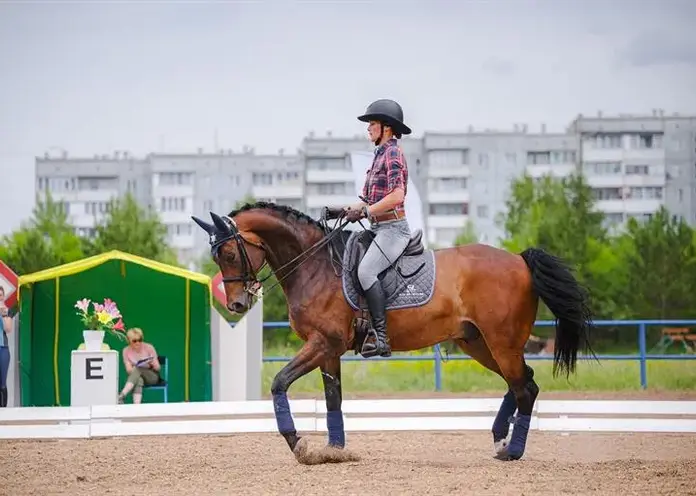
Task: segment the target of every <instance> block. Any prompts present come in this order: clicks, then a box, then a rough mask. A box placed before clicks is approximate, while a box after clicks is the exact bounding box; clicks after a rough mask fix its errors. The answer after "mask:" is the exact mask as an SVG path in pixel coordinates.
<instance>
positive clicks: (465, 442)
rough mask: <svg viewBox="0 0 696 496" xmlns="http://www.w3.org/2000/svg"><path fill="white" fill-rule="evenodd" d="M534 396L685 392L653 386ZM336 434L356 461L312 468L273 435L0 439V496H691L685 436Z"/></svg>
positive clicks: (314, 437)
mask: <svg viewBox="0 0 696 496" xmlns="http://www.w3.org/2000/svg"><path fill="white" fill-rule="evenodd" d="M293 396H295V395H293ZM381 396H382V397H383V396H384V395H381ZM401 396H402V397H403V396H404V395H401ZM426 396H429V397H433V396H435V395H433V394H430V395H426ZM438 396H439V395H438ZM466 396H469V397H471V396H473V395H466ZM484 396H490V395H484ZM295 397H296V396H295ZM363 397H364V395H363ZM546 397H547V398H548V399H550V398H551V397H556V398H558V399H560V397H563V398H564V399H565V398H567V399H570V398H574V399H582V398H588V399H589V398H595V399H605V398H606V399H611V398H614V399H618V398H625V399H629V398H631V399H639V398H645V399H648V398H649V399H686V398H688V399H694V395H688V394H687V395H682V394H679V393H674V394H656V393H654V392H653V393H642V392H637V393H634V394H631V393H624V394H610V395H606V394H590V393H587V394H585V395H582V394H577V393H575V394H573V395H566V394H557V395H553V394H549V395H547V396H546ZM346 437H347V444H348V446H347V449H349V450H350V451H351V452H353V453H355V454H356V455H358V456H359V457H360V460H359V461H353V462H347V463H341V464H328V465H312V466H307V465H300V464H298V463H297V461H296V460H295V458H294V457H293V455H292V454H291V453H290V451H289V450H288V448H287V446H286V445H285V442H284V441H283V439H282V437H281V436H280V435H278V434H232V435H226V436H152V437H133V438H120V439H119V438H111V439H92V440H52V441H8V440H3V441H2V442H0V495H12V496H15V495H17V496H19V495H42V496H43V495H58V494H70V495H82V494H99V493H101V494H109V495H140V494H157V495H172V496H175V495H199V494H201V495H206V496H208V495H231V494H244V495H258V494H277V495H281V494H291V495H295V494H297V495H303V496H306V495H314V494H318V495H329V494H330V495H350V494H360V495H372V494H378V495H380V496H383V495H391V494H394V495H396V494H399V495H401V494H428V495H429V494H438V495H439V494H472V495H477V496H478V495H487V494H491V495H496V496H500V495H523V494H525V495H547V494H548V495H551V494H553V495H557V494H611V495H612V496H614V495H616V494H621V495H622V496H624V495H632V494H636V495H638V494H640V495H644V494H650V495H656V494H670V495H682V494H693V495H696V434H652V433H640V434H613V433H572V434H562V433H548V432H539V431H531V432H530V433H529V439H528V442H527V451H526V453H525V457H524V458H523V459H522V460H519V461H516V462H502V461H498V460H496V459H494V458H493V446H492V439H491V436H490V434H489V433H487V432H469V431H463V432H456V433H440V432H437V433H434V432H418V433H415V432H388V433H352V432H349V433H347V436H346ZM307 439H308V440H309V443H310V444H309V445H310V449H316V448H321V447H322V446H323V445H324V444H325V442H326V437H325V435H323V434H319V433H314V434H310V435H308V436H307Z"/></svg>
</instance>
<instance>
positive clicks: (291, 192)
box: [251, 183, 304, 199]
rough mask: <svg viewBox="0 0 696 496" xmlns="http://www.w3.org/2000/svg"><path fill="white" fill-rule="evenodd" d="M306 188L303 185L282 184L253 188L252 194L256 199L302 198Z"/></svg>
mask: <svg viewBox="0 0 696 496" xmlns="http://www.w3.org/2000/svg"><path fill="white" fill-rule="evenodd" d="M303 193H304V188H303V187H302V183H294V184H280V185H278V186H265V185H263V186H253V187H252V189H251V194H252V195H253V196H254V198H293V199H299V198H302V195H303Z"/></svg>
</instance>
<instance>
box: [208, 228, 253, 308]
mask: <svg viewBox="0 0 696 496" xmlns="http://www.w3.org/2000/svg"><path fill="white" fill-rule="evenodd" d="M221 218H222V220H223V222H224V223H225V225H226V226H227V232H224V231H223V232H220V230H218V232H216V233H213V234H211V235H210V254H211V255H212V257H213V260H215V262H216V263H217V261H218V257H219V253H220V248H221V247H222V245H224V244H225V243H227V242H228V241H230V240H232V239H234V241H235V242H236V243H237V251H238V252H239V254H240V258H241V263H242V273H241V275H238V276H227V277H225V276H223V278H222V282H241V283H243V284H244V292H245V293H248V294H250V295H251V296H257V293H258V291H259V288H261V284H262V283H263V281H259V279H258V275H257V274H258V272H259V271H260V270H261V269H263V267H264V266H265V265H266V263H267V262H266V256H265V253H266V249H265V248H264V247H263V246H262V245H259V244H257V243H253V242H251V241H249V240H248V239H246V238H244V236H242V234H241V233H240V232H239V228H238V227H237V224H236V223H235V222H234V220H232V219H230V218H229V217H227V216H226V215H223V216H222V217H221ZM245 243H249V244H250V245H252V246H255V247H256V248H259V249H261V250H263V252H264V261H263V263H262V264H261V266H260V267H259V268H258V269H254V265H253V264H252V263H251V258H250V257H249V253H248V252H247V250H246V247H245ZM218 265H219V264H218Z"/></svg>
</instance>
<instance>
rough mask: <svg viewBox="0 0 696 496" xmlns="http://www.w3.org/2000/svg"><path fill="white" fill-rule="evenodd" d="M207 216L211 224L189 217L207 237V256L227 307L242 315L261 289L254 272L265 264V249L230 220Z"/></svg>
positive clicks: (211, 214)
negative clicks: (215, 268) (219, 276)
mask: <svg viewBox="0 0 696 496" xmlns="http://www.w3.org/2000/svg"><path fill="white" fill-rule="evenodd" d="M210 217H211V219H212V221H213V223H212V224H209V223H207V222H205V221H204V220H202V219H199V218H198V217H196V216H192V217H191V218H192V219H193V221H194V222H195V223H196V224H198V225H199V226H200V227H201V229H203V230H204V231H205V232H206V233H207V234H208V243H209V244H210V254H211V256H212V257H213V260H214V261H215V263H216V264H217V265H218V267H220V272H221V273H222V282H223V284H224V286H225V294H226V295H227V308H228V309H229V310H230V311H231V312H233V313H244V312H246V311H248V310H249V309H250V308H251V305H252V303H253V297H254V296H256V293H257V292H258V290H259V288H260V287H261V282H260V281H259V280H258V273H259V271H260V270H261V268H262V267H263V266H264V265H265V263H266V249H265V247H264V246H263V242H262V241H261V240H260V239H259V238H258V237H257V236H255V235H254V234H253V233H244V234H243V233H242V231H241V230H240V229H239V228H238V227H237V224H236V223H235V221H234V220H233V219H232V218H231V217H228V216H222V217H221V216H219V215H217V214H216V213H214V212H210Z"/></svg>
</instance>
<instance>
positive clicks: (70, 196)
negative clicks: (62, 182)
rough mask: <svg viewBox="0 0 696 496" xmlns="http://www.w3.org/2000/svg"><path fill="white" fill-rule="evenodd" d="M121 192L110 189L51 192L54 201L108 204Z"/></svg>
mask: <svg viewBox="0 0 696 496" xmlns="http://www.w3.org/2000/svg"><path fill="white" fill-rule="evenodd" d="M119 194H120V191H119V190H118V189H115V188H109V189H85V190H81V191H80V190H73V191H62V192H53V191H52V192H51V195H52V197H53V200H54V201H64V202H71V203H73V202H108V201H109V200H110V199H111V198H116V197H118V196H119Z"/></svg>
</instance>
